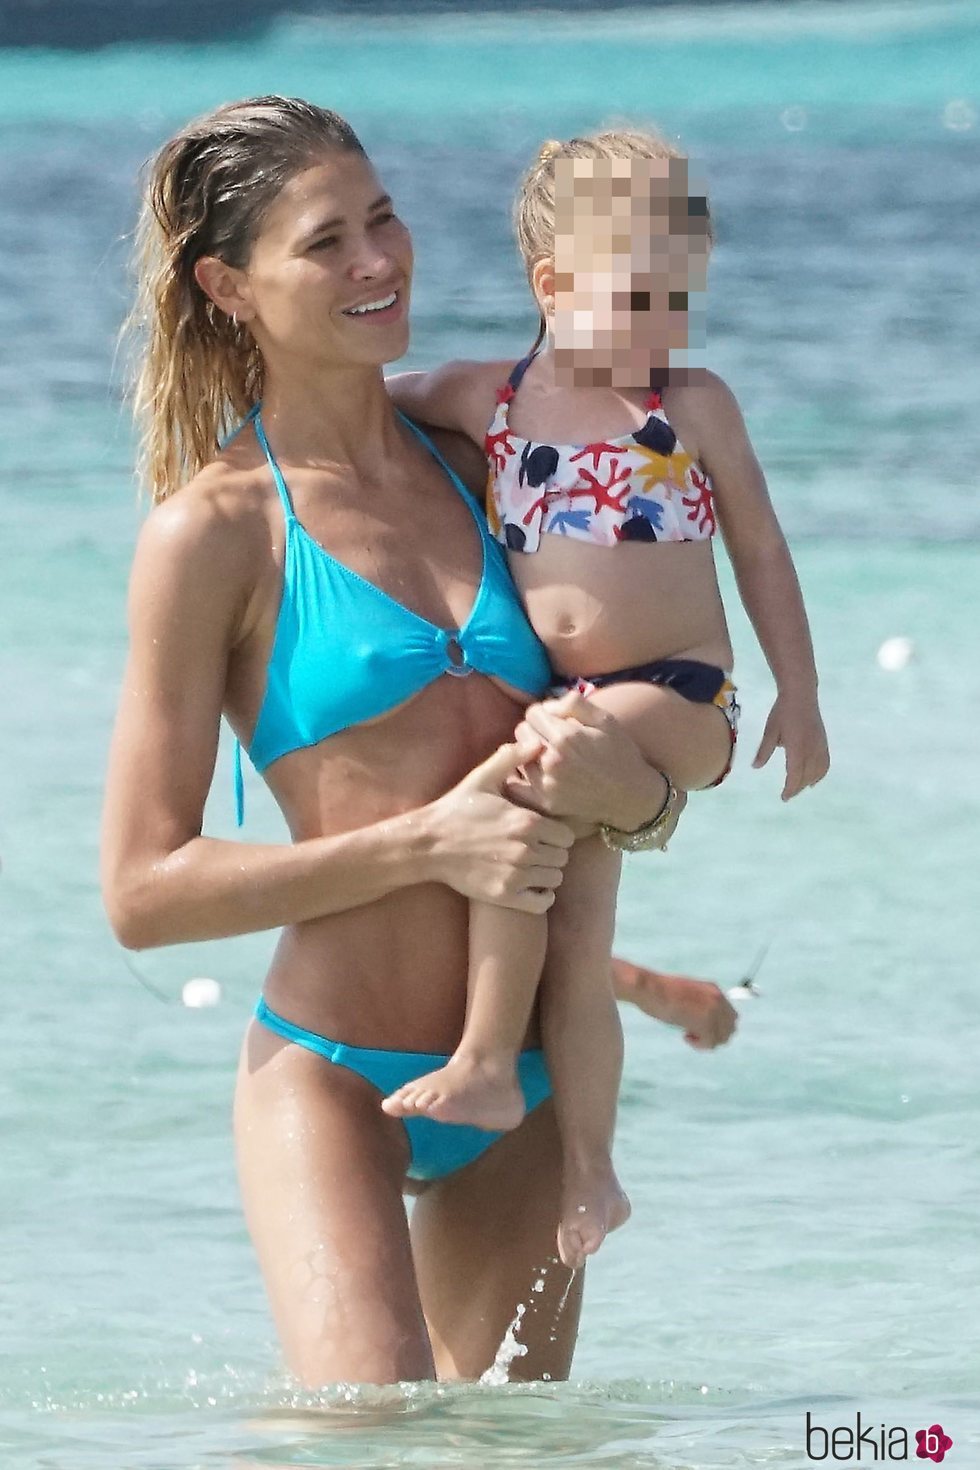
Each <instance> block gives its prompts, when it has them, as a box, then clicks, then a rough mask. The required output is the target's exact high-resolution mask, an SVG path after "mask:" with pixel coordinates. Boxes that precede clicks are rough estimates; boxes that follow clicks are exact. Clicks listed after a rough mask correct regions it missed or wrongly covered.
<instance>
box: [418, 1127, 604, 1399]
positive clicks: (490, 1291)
mask: <svg viewBox="0 0 980 1470" xmlns="http://www.w3.org/2000/svg"><path fill="white" fill-rule="evenodd" d="M560 1196H561V1144H560V1142H559V1138H558V1129H557V1126H556V1123H555V1113H554V1108H553V1106H552V1103H551V1101H550V1100H549V1101H547V1102H544V1103H542V1104H541V1106H540V1107H538V1108H535V1110H534V1111H533V1112H532V1113H530V1114H529V1115H528V1117H527V1118H525V1120H524V1122H523V1123H522V1124H521V1125H520V1127H519V1128H516V1129H515V1130H514V1131H513V1133H508V1134H506V1135H505V1136H504V1137H503V1138H501V1139H498V1141H497V1142H496V1143H494V1144H493V1145H492V1147H490V1148H489V1149H488V1150H487V1152H486V1153H485V1154H482V1155H481V1156H480V1158H478V1159H476V1160H475V1161H474V1162H473V1163H472V1164H468V1165H467V1167H466V1168H465V1169H461V1170H460V1171H459V1173H458V1174H451V1175H449V1176H448V1177H447V1178H446V1179H440V1180H438V1181H437V1182H436V1183H434V1184H432V1185H430V1186H429V1187H428V1188H427V1189H426V1190H425V1192H424V1193H423V1194H422V1195H420V1196H419V1198H418V1200H417V1201H416V1204H415V1210H414V1212H413V1215H412V1244H413V1246H414V1250H415V1264H416V1270H417V1273H418V1282H419V1290H420V1291H421V1294H422V1304H423V1306H424V1308H425V1316H426V1321H427V1322H428V1324H429V1335H430V1338H431V1341H432V1350H433V1353H434V1354H435V1361H436V1369H437V1371H438V1374H439V1377H440V1378H478V1377H479V1376H480V1375H481V1374H482V1373H483V1372H485V1370H486V1369H487V1368H489V1367H490V1366H491V1364H492V1363H493V1361H494V1356H495V1354H496V1352H497V1349H498V1347H499V1346H500V1344H501V1341H502V1340H503V1337H504V1334H505V1333H506V1331H507V1328H508V1326H509V1325H510V1323H511V1322H512V1321H513V1319H514V1317H515V1316H516V1315H517V1311H518V1307H519V1306H520V1305H522V1304H523V1306H524V1313H523V1315H522V1317H521V1321H520V1324H519V1326H518V1328H517V1329H516V1331H515V1338H516V1340H517V1342H518V1343H520V1344H522V1345H524V1346H526V1348H527V1352H526V1353H525V1354H524V1355H523V1356H520V1357H517V1358H515V1359H514V1360H513V1362H512V1364H511V1368H510V1377H511V1378H512V1379H518V1378H519V1379H535V1378H546V1377H547V1378H552V1379H556V1380H557V1379H563V1378H567V1377H568V1374H569V1371H570V1369H571V1363H572V1353H573V1352H574V1349H575V1338H576V1335H577V1332H578V1319H579V1312H580V1310H581V1302H582V1272H579V1273H578V1274H577V1276H576V1279H575V1280H574V1281H572V1279H571V1272H569V1271H568V1270H567V1269H566V1268H565V1267H564V1266H562V1265H561V1264H560V1263H559V1261H558V1257H557V1250H556V1245H555V1232H556V1230H557V1227H558V1214H559V1202H560ZM536 1283H541V1289H537V1287H536Z"/></svg>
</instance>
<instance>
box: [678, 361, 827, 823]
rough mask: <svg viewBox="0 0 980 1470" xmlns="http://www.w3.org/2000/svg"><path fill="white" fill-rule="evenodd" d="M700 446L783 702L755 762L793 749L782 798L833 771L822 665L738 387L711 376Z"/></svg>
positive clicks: (701, 411) (703, 399) (701, 412)
mask: <svg viewBox="0 0 980 1470" xmlns="http://www.w3.org/2000/svg"><path fill="white" fill-rule="evenodd" d="M696 397H697V398H698V399H699V408H698V426H697V428H698V450H699V458H700V460H701V463H702V464H703V466H704V468H705V469H706V470H707V471H708V474H709V475H710V476H711V479H712V482H713V484H714V487H715V509H716V512H717V515H718V522H719V525H720V526H721V530H722V533H723V535H724V538H725V545H726V547H727V549H728V553H729V555H730V556H731V559H732V566H733V568H734V571H735V579H736V582H737V583H738V590H739V594H740V595H741V598H742V602H743V604H744V606H745V610H746V612H747V613H748V615H749V619H750V620H751V623H752V626H753V628H754V629H755V634H756V637H757V638H758V640H759V644H760V646H761V648H762V651H763V653H764V654H765V656H766V661H767V662H768V664H769V667H770V669H771V670H772V676H773V678H774V679H775V681H776V694H777V698H776V702H775V704H774V706H773V709H772V711H771V713H770V715H769V719H768V721H767V724H766V728H765V732H764V734H763V737H762V742H761V744H760V746H759V750H758V752H757V754H756V757H755V760H754V762H753V764H754V765H756V766H762V765H765V763H766V761H767V760H768V759H769V757H770V756H771V755H772V753H773V751H774V750H775V748H776V746H777V745H781V746H783V747H784V748H785V751H786V782H785V785H784V787H783V793H782V795H783V800H784V801H788V800H789V798H790V797H791V796H795V795H796V794H797V793H798V792H800V791H802V790H803V789H804V787H806V786H814V785H816V783H817V782H818V781H820V780H822V779H823V777H824V776H825V775H826V774H827V771H828V769H829V766H830V756H829V753H828V750H827V737H826V734H825V732H824V728H823V722H822V720H821V718H820V711H819V707H818V703H817V671H816V666H815V664H814V658H813V642H812V640H811V637H810V627H809V623H808V622H807V616H806V609H805V608H804V606H803V595H802V593H801V591H800V584H799V580H798V578H797V575H796V568H795V567H794V566H793V559H792V557H791V556H790V553H789V547H788V546H787V545H786V539H785V537H784V536H783V533H782V529H781V528H780V525H779V522H778V520H777V519H776V513H775V511H774V510H773V506H772V502H771V500H770V499H769V491H768V488H767V486H766V481H765V476H764V475H763V473H762V468H761V466H760V464H759V461H758V459H757V458H756V456H755V452H754V450H753V448H752V445H751V443H750V442H749V436H748V433H747V431H746V428H745V423H744V421H743V419H742V414H741V411H740V409H739V406H738V403H737V402H736V399H735V395H734V394H733V393H732V391H731V389H730V388H728V387H727V386H726V385H725V383H723V382H722V380H721V379H720V378H719V377H716V376H715V374H714V373H707V374H706V383H705V389H704V392H703V394H698V395H696Z"/></svg>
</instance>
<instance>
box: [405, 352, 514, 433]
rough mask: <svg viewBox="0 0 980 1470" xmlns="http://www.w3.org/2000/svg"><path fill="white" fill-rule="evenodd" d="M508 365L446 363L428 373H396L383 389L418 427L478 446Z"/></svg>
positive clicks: (501, 363)
mask: <svg viewBox="0 0 980 1470" xmlns="http://www.w3.org/2000/svg"><path fill="white" fill-rule="evenodd" d="M509 371H510V364H509V363H503V362H464V361H457V362H447V363H444V364H443V366H442V367H438V368H435V369H434V370H433V371H432V372H429V373H396V374H394V376H393V377H390V378H386V379H385V387H386V388H387V389H388V394H389V396H390V398H391V400H392V402H393V403H394V405H395V407H396V408H400V409H401V411H402V413H404V414H407V415H408V417H409V418H410V419H415V420H416V421H417V422H418V423H421V424H432V425H434V427H435V428H437V429H455V430H456V431H457V433H460V434H465V435H466V436H467V437H468V438H469V439H471V440H472V441H473V443H474V444H482V443H483V437H484V435H485V434H486V431H487V425H488V424H489V423H490V420H491V419H492V418H493V411H494V405H495V403H496V390H497V388H499V387H500V385H501V383H503V382H505V381H506V378H507V374H508V372H509Z"/></svg>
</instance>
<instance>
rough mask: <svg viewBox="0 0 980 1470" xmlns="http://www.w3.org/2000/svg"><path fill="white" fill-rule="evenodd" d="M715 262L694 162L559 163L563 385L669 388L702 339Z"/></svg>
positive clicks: (558, 348)
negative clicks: (681, 360) (673, 372)
mask: <svg viewBox="0 0 980 1470" xmlns="http://www.w3.org/2000/svg"><path fill="white" fill-rule="evenodd" d="M707 264H708V234H707V201H706V195H705V190H704V187H703V184H701V183H700V181H698V180H693V179H692V178H691V176H690V171H689V165H688V160H687V159H685V158H663V159H646V158H642V159H638V158H622V159H618V158H617V159H579V158H563V159H558V160H557V161H556V164H555V259H554V316H553V318H552V322H553V332H554V347H555V373H556V381H559V382H563V383H564V384H565V385H566V386H574V387H588V386H612V387H621V388H626V387H646V386H649V385H651V384H654V385H656V384H659V383H662V382H664V381H665V373H666V369H667V367H668V362H669V361H670V360H672V358H673V357H674V356H675V355H676V353H677V352H678V351H679V350H686V349H688V348H689V347H692V346H696V345H699V344H700V341H701V340H702V337H703V320H704V311H703V306H702V305H701V304H700V303H699V302H698V300H697V297H696V296H695V293H702V292H704V290H705V288H706V285H707ZM692 296H695V300H694V301H693V302H692V300H691V298H692Z"/></svg>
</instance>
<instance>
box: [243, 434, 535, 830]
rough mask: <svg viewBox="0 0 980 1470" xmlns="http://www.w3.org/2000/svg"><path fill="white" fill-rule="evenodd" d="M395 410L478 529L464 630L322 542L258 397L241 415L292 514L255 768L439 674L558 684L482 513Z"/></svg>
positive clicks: (384, 707) (530, 688)
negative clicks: (405, 599)
mask: <svg viewBox="0 0 980 1470" xmlns="http://www.w3.org/2000/svg"><path fill="white" fill-rule="evenodd" d="M399 417H400V418H402V420H403V422H404V423H406V424H408V427H409V428H410V429H411V430H412V432H413V433H414V434H415V435H416V436H417V437H418V438H419V439H420V440H421V441H422V443H423V444H424V445H425V447H426V448H427V449H428V450H429V452H430V454H432V455H433V456H434V457H435V459H436V460H437V461H438V462H439V464H440V465H441V466H442V468H443V469H444V470H445V471H446V474H447V475H448V476H449V478H450V480H451V481H452V483H453V485H454V486H455V488H456V489H457V490H458V491H459V493H460V495H462V497H463V500H464V501H465V503H466V505H467V506H468V507H469V509H470V511H471V513H472V516H473V519H474V521H475V522H476V525H477V528H478V530H479V533H480V540H481V542H482V545H483V573H482V576H481V578H480V585H479V588H478V589H477V593H476V598H475V600H474V603H473V607H472V609H471V610H470V615H469V617H468V618H467V619H466V622H465V623H464V624H463V626H462V627H461V628H439V627H437V626H436V625H435V623H430V622H428V621H427V619H425V618H423V617H420V616H419V615H418V613H414V612H412V611H411V610H410V609H409V608H407V607H404V606H403V605H402V604H401V603H400V602H396V601H395V600H394V598H392V597H389V596H388V594H387V592H382V590H381V588H380V587H375V586H374V584H373V583H372V582H367V581H365V580H364V578H363V577H359V576H358V574H357V573H356V572H352V571H351V570H350V568H349V567H345V566H344V565H343V563H342V562H339V561H337V560H336V558H335V557H332V556H331V555H330V553H329V551H326V550H324V548H323V547H322V546H321V545H320V544H319V542H317V541H314V540H313V538H312V536H310V535H309V533H308V532H307V531H306V530H304V528H303V526H302V524H301V523H300V522H299V521H298V520H297V519H296V516H295V514H294V512H293V505H292V501H291V500H290V498H289V491H288V490H287V488H286V482H285V480H284V479H283V476H282V471H281V470H280V468H279V466H278V464H277V463H276V460H275V457H274V455H273V453H272V450H271V449H270V448H269V441H268V439H267V438H266V436H265V430H264V429H263V427H262V418H261V415H260V413H259V405H256V407H255V408H254V409H253V410H252V412H251V414H250V415H249V417H248V419H246V420H245V423H246V424H247V423H248V422H249V420H253V421H254V424H255V435H256V438H257V439H258V441H259V444H260V445H261V446H262V451H263V453H264V454H265V457H266V459H267V460H268V462H269V468H270V470H271V471H272V478H273V480H274V481H275V485H276V490H277V491H278V492H279V499H280V500H281V501H282V508H283V514H284V515H285V519H286V535H285V543H286V544H285V556H284V568H283V587H282V600H281V602H280V606H279V616H278V620H277V622H276V633H275V640H274V642H273V645H272V653H271V656H270V658H269V668H268V676H267V683H266V690H265V695H264V697H263V700H262V706H261V708H260V710H259V715H258V719H257V720H256V723H255V731H254V734H253V735H252V743H251V746H250V748H249V752H248V753H249V756H250V758H251V761H252V764H253V765H254V766H255V769H256V770H257V771H262V770H264V769H265V768H266V766H269V765H271V764H272V762H273V761H276V760H279V758H280V757H281V756H284V755H287V754H288V753H289V752H290V751H293V750H299V749H301V748H302V747H303V746H308V745H316V744H317V743H318V742H319V741H321V740H325V739H326V738H327V736H328V735H336V734H337V733H338V732H339V731H341V730H347V729H349V728H350V727H351V726H352V725H358V724H361V723H362V722H363V721H364V720H372V719H375V718H376V717H377V716H378V715H382V714H384V713H386V711H388V710H392V709H394V708H395V707H396V706H397V705H400V704H403V703H404V702H405V701H406V700H408V699H411V697H412V695H414V694H418V693H419V691H420V690H422V689H424V688H425V686H426V685H427V684H431V683H432V682H433V681H434V680H435V679H438V678H439V677H440V676H441V675H443V674H451V675H453V676H455V677H456V678H465V677H466V675H468V674H472V673H473V672H474V671H475V672H476V673H479V674H488V675H493V676H494V677H495V678H498V679H501V680H503V682H504V683H506V684H510V685H512V686H513V687H514V688H516V689H520V690H521V691H522V692H524V693H527V694H529V695H538V694H541V693H542V692H543V691H544V690H545V689H546V688H547V686H548V683H549V682H550V678H551V670H550V666H549V664H548V658H547V655H546V653H545V651H544V648H543V647H542V646H541V644H540V643H539V642H538V639H537V638H536V636H535V634H534V632H533V630H532V628H531V626H530V624H529V623H528V621H527V618H526V617H525V615H524V611H523V609H522V607H521V604H520V601H519V599H518V596H517V591H516V589H515V587H514V583H513V581H512V580H511V576H510V572H509V571H508V570H507V563H506V560H505V556H504V553H503V551H502V549H501V547H500V546H499V545H498V544H497V542H496V541H495V540H494V539H493V537H492V536H491V534H490V531H489V528H488V526H487V523H486V521H485V519H484V517H483V514H482V513H481V511H480V509H479V507H478V506H477V504H476V502H475V501H474V500H473V498H472V496H470V495H469V493H468V492H467V490H466V488H465V487H464V485H463V483H462V481H461V480H460V478H459V476H458V475H457V474H456V473H455V472H454V471H453V470H452V469H451V468H450V467H449V465H448V464H447V463H446V461H445V459H443V457H442V455H441V454H440V453H439V451H438V450H437V449H436V447H435V445H434V444H433V443H432V441H431V440H430V439H429V438H428V437H427V436H426V435H425V434H423V433H422V431H421V429H418V428H416V426H415V425H414V424H413V423H412V422H411V420H410V419H407V418H405V417H404V415H399ZM244 427H245V425H244V424H243V425H242V428H244ZM235 805H236V810H237V814H238V825H239V826H241V825H242V822H243V821H244V819H245V788H244V782H243V780H242V756H241V745H240V743H239V742H238V741H236V742H235Z"/></svg>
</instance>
